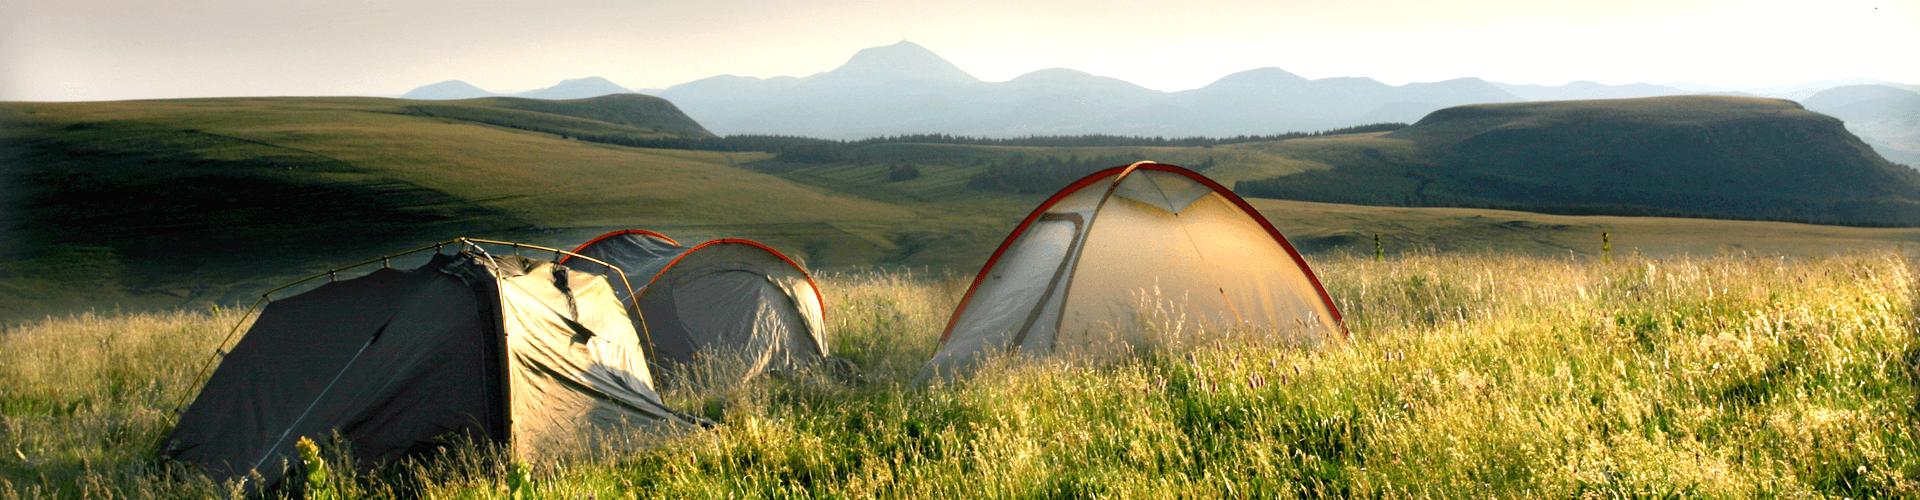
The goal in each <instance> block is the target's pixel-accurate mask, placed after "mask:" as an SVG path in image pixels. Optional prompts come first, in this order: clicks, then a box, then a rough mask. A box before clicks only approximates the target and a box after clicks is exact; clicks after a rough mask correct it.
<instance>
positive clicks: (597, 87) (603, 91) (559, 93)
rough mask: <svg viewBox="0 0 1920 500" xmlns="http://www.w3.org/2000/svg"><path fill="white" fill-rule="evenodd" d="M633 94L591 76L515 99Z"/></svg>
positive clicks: (533, 91) (565, 81)
mask: <svg viewBox="0 0 1920 500" xmlns="http://www.w3.org/2000/svg"><path fill="white" fill-rule="evenodd" d="M632 93H634V92H633V91H632V90H627V88H626V87H622V86H619V85H615V84H614V83H613V82H610V81H607V79H605V78H601V77H597V76H590V77H586V78H577V79H573V80H564V81H561V82H560V84H559V85H554V86H552V87H547V88H544V89H538V90H529V91H526V92H521V93H518V94H514V97H525V98H529V99H548V100H566V99H586V98H589V97H600V96H603V95H608V94H632Z"/></svg>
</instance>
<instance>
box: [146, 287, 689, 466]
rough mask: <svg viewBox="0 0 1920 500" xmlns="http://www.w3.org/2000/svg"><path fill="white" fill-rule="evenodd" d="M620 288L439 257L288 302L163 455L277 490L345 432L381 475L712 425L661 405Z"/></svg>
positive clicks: (263, 321)
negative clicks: (303, 459) (421, 459)
mask: <svg viewBox="0 0 1920 500" xmlns="http://www.w3.org/2000/svg"><path fill="white" fill-rule="evenodd" d="M616 282H617V279H616ZM614 286H615V285H610V284H609V283H608V281H607V279H605V278H603V277H601V276H599V275H596V274H588V273H582V272H578V271H572V270H568V269H567V268H565V267H563V266H558V265H555V264H553V263H550V262H546V261H540V260H533V259H527V258H523V257H518V256H498V257H494V256H488V255H485V254H484V253H477V252H474V251H468V252H462V253H460V254H458V255H441V254H438V253H437V252H436V254H435V255H434V257H433V258H432V260H430V261H429V262H428V263H427V264H426V265H424V266H422V267H420V268H417V269H412V270H397V269H380V270H377V271H374V272H373V273H371V274H368V275H366V276H362V277H359V278H354V279H350V280H342V281H338V282H333V283H328V284H325V285H323V286H320V287H319V288H316V289H314V290H312V291H309V292H306V293H302V294H299V295H295V296H292V297H288V298H285V299H280V300H276V301H274V302H271V303H270V304H268V305H267V307H266V308H264V309H263V310H262V311H261V313H260V316H259V318H258V319H257V320H256V321H255V322H254V324H253V326H252V328H251V329H250V330H248V331H247V334H246V336H245V337H243V338H242V339H241V340H240V342H239V343H238V344H236V345H235V346H234V347H233V350H232V352H230V353H228V354H227V355H226V357H225V358H224V359H223V360H222V361H221V363H220V367H219V369H218V370H216V371H215V372H214V373H213V375H212V377H211V378H209V379H208V381H207V384H206V386H205V388H203V389H202V390H201V392H200V395H199V396H198V397H197V398H196V399H195V400H194V402H193V405H192V406H190V407H189V408H188V409H187V411H186V412H185V413H184V414H182V415H181V416H180V421H179V424H178V425H177V426H175V428H174V431H173V434H172V436H171V437H170V438H169V440H168V441H167V443H166V445H165V446H164V447H163V449H162V450H161V454H162V455H163V456H166V457H170V458H173V459H176V460H180V461H184V462H189V463H194V464H198V465H200V466H201V467H202V468H203V469H204V470H205V471H206V472H208V473H209V474H210V475H212V476H214V477H216V478H236V477H243V476H245V475H246V474H248V472H249V471H254V470H257V471H259V473H260V474H261V476H262V477H263V478H265V482H266V484H264V485H260V486H268V485H272V484H275V483H277V482H278V481H279V480H280V479H281V477H282V475H283V474H284V471H285V467H287V464H288V463H289V462H290V461H292V460H297V458H296V457H297V452H296V451H295V450H294V446H293V445H294V443H295V442H296V441H297V440H298V439H299V438H300V437H310V438H314V439H315V440H317V441H322V442H324V440H325V439H327V438H329V437H330V436H331V435H332V434H333V433H335V432H338V433H339V434H340V435H341V436H343V437H344V438H346V440H347V441H349V442H350V443H351V449H352V450H353V452H354V454H355V455H356V457H357V458H358V459H359V461H360V463H362V464H368V465H371V464H376V463H379V462H382V461H386V460H390V459H393V458H396V457H401V456H404V455H407V454H409V453H410V452H413V451H418V450H428V449H432V448H433V447H435V446H437V445H441V444H444V443H443V442H442V441H441V440H440V438H442V437H445V436H448V435H450V434H466V435H469V436H472V437H475V438H482V439H489V440H492V441H494V442H498V443H501V444H504V445H506V446H507V447H508V448H509V449H510V450H511V451H512V453H514V454H515V455H516V456H520V457H534V456H540V455H543V454H546V453H549V452H553V451H556V450H558V449H562V448H565V447H568V446H574V445H577V444H580V443H581V442H582V438H588V439H590V438H591V436H593V435H595V433H597V432H601V431H608V430H614V429H618V428H620V427H621V426H624V425H640V426H664V425H684V424H692V423H699V422H696V421H695V419H694V418H692V417H684V416H681V415H680V414H678V413H676V412H674V411H672V410H670V409H668V408H667V407H666V406H665V405H663V404H661V401H660V396H659V395H658V394H656V393H655V392H654V389H653V381H652V374H651V373H649V372H648V371H647V365H646V363H645V361H644V360H643V359H642V354H641V352H640V346H639V344H638V343H637V342H636V341H635V340H634V339H635V335H634V332H633V326H632V322H631V320H629V319H628V314H627V312H626V311H625V310H623V308H622V305H621V304H620V301H619V300H617V299H615V298H614V293H613V290H614ZM619 287H620V288H624V286H619Z"/></svg>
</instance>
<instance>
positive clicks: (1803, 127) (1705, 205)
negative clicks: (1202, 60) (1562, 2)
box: [1239, 96, 1920, 226]
mask: <svg viewBox="0 0 1920 500" xmlns="http://www.w3.org/2000/svg"><path fill="white" fill-rule="evenodd" d="M1289 142H1291V141H1289ZM1351 146H1352V147H1349V148H1346V152H1347V153H1348V154H1349V155H1350V156H1351V155H1354V154H1356V153H1357V154H1359V155H1361V156H1360V157H1357V158H1351V159H1349V160H1348V161H1336V162H1334V163H1335V164H1336V165H1338V167H1339V168H1335V169H1329V170H1320V171H1313V172H1309V173H1306V174H1302V175H1298V176H1288V177H1279V178H1274V179H1271V180H1265V181H1249V182H1244V183H1241V184H1239V186H1240V187H1239V189H1240V190H1241V191H1243V193H1242V194H1247V195H1253V196H1265V197H1274V198H1286V199H1304V200H1314V201H1334V202H1346V203H1364V204H1372V205H1400V206H1483V207H1496V208H1497V207H1515V208H1521V209H1528V210H1535V211H1549V212H1558V213H1612V214H1629V215H1661V214H1671V215H1694V214H1697V215H1708V216H1722V217H1729V216H1730V217H1747V218H1768V219H1783V220H1806V221H1820V222H1837V223H1856V224H1890V225H1903V226H1917V225H1920V172H1916V171H1914V170H1913V169H1910V168H1905V167H1902V166H1899V165H1896V164H1893V163H1890V162H1888V161H1886V160H1885V159H1883V158H1881V157H1879V156H1878V155H1877V154H1875V153H1874V152H1873V150H1872V148H1870V147H1868V146H1867V145H1866V144H1865V143H1862V142H1861V141H1860V139H1859V138H1857V137H1855V136H1853V135H1852V134H1850V133H1848V132H1847V131H1846V129H1845V128H1844V127H1843V126H1842V125H1841V123H1840V121H1839V120H1836V119H1833V118H1831V117H1828V116H1825V115H1820V114H1818V113H1813V112H1810V111H1806V110H1804V109H1802V108H1800V106H1799V105H1797V104H1794V103H1793V102H1791V101H1783V100H1773V99H1753V98H1738V97H1715V96H1686V97H1660V98H1647V99H1616V100H1595V101H1561V102H1534V103H1516V104H1486V105H1471V106H1459V107H1454V108H1448V109H1444V110H1440V111H1437V112H1434V113H1433V114H1431V115H1428V116H1427V117H1426V118H1423V119H1422V120H1421V121H1420V122H1418V123H1415V124H1414V125H1412V126H1409V127H1407V128H1404V129H1401V130H1399V131H1395V132H1392V133H1388V134H1383V135H1379V136H1377V137H1374V138H1372V139H1371V140H1368V141H1365V142H1364V143H1357V144H1353V145H1351Z"/></svg>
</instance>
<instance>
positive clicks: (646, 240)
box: [560, 229, 828, 378]
mask: <svg viewBox="0 0 1920 500" xmlns="http://www.w3.org/2000/svg"><path fill="white" fill-rule="evenodd" d="M574 253H575V254H576V255H580V256H584V257H588V258H592V259H594V260H595V261H598V262H605V263H607V264H608V265H612V266H614V267H617V268H619V269H620V270H621V271H622V272H624V273H625V274H626V275H627V276H628V277H629V279H632V280H633V293H634V295H636V296H637V297H635V296H629V295H627V292H626V291H625V290H616V291H615V292H614V293H615V295H617V296H618V297H619V298H620V300H621V301H622V302H624V303H626V304H627V305H628V306H630V307H632V308H637V309H639V311H640V315H639V316H636V317H635V321H634V329H635V330H637V331H639V332H640V334H641V335H642V336H644V337H645V338H646V340H647V341H648V342H649V343H650V344H651V346H652V347H653V352H652V354H653V356H654V358H655V359H656V360H658V361H661V362H662V363H663V364H666V365H669V366H671V365H677V364H684V363H689V362H693V361H695V360H697V359H701V358H711V357H714V356H722V357H724V358H725V359H728V360H736V359H737V360H738V361H741V362H742V363H741V364H740V365H738V366H734V365H729V366H728V367H727V368H726V370H727V373H731V374H733V375H739V376H740V377H742V378H746V377H752V376H755V375H758V374H760V373H762V372H765V371H769V370H771V371H785V370H792V369H795V368H799V367H802V366H806V365H809V364H812V363H814V362H817V361H819V360H820V359H821V358H824V357H826V356H827V355H828V349H827V340H826V320H825V317H824V316H823V310H824V309H825V305H824V303H823V302H822V301H821V298H820V289H819V287H818V286H816V285H815V284H814V282H813V277H812V276H809V275H807V271H806V270H805V269H803V268H801V267H800V265H799V264H797V263H795V262H794V261H793V260H792V259H788V258H787V256H785V255H781V254H780V252H777V251H774V249H772V248H768V247H767V246H766V245H762V244H760V243H756V242H753V241H750V240H743V239H731V238H729V239H720V240H713V241H709V242H706V243H701V244H698V245H693V246H682V245H681V244H680V243H679V242H677V241H674V240H673V238H668V237H667V236H666V235H663V234H660V233H656V232H652V231H645V230H639V229H628V230H624V231H614V232H611V233H607V234H604V235H601V236H600V237H598V238H594V239H593V240H591V241H588V242H586V243H584V244H581V245H580V247H579V248H576V249H574ZM560 262H561V263H564V264H566V265H569V266H572V267H573V268H574V269H578V270H581V271H585V272H607V269H606V268H605V267H602V266H601V265H599V264H597V263H595V262H589V261H586V260H583V259H576V258H574V257H572V256H568V257H565V258H562V259H561V260H560ZM735 370H737V373H734V371H735Z"/></svg>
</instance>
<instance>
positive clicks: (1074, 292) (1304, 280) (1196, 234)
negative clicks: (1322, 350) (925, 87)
mask: <svg viewBox="0 0 1920 500" xmlns="http://www.w3.org/2000/svg"><path fill="white" fill-rule="evenodd" d="M1143 297H1151V298H1153V299H1155V300H1167V301H1174V302H1176V304H1174V305H1175V306H1177V309H1178V311H1179V312H1181V313H1182V314H1184V315H1185V316H1186V317H1187V318H1189V319H1191V320H1194V321H1196V322H1198V323H1201V324H1206V325H1212V326H1247V327H1254V328H1257V329H1263V331H1267V332H1272V334H1276V335H1278V334H1291V335H1302V336H1311V337H1317V336H1321V335H1326V334H1332V333H1339V332H1342V331H1343V330H1342V327H1341V326H1340V311H1339V310H1338V308H1336V307H1335V306H1334V304H1333V300H1332V299H1331V298H1330V297H1328V296H1327V293H1326V290H1325V289H1324V288H1323V287H1322V286H1321V285H1320V281H1319V278H1318V277H1316V276H1314V274H1313V270H1312V269H1310V268H1308V266H1307V262H1306V260H1305V259H1303V258H1301V256H1300V253H1299V252H1298V251H1296V250H1294V248H1293V245H1292V244H1290V243H1288V242H1287V240H1286V238H1285V237H1283V236H1281V235H1280V232H1279V231H1277V230H1275V229H1274V228H1273V225H1272V224H1271V223H1269V222H1267V220H1266V218H1264V217H1261V216H1260V213H1259V212H1258V211H1255V210H1254V209H1253V207H1252V206H1250V205H1248V204H1247V203H1246V201H1245V200H1242V199H1240V197H1239V196H1236V195H1234V194H1233V192H1232V191H1230V190H1228V189H1226V188H1225V187H1223V186H1221V185H1220V184H1219V183H1216V182H1214V181H1213V180H1211V179H1208V178H1206V177H1205V176H1202V175H1200V174H1198V173H1195V172H1193V171H1190V170H1187V169H1184V168H1180V167H1176V166H1172V165H1162V164H1157V163H1152V162H1140V163H1136V164H1133V165H1129V166H1123V167H1114V168H1110V169H1106V170H1102V171H1100V172H1096V173H1094V174H1092V175H1089V176H1087V177H1085V178H1082V179H1080V180H1079V181H1076V182H1074V183H1073V184H1071V185H1069V186H1067V187H1066V188H1065V189H1062V190H1060V192H1058V193H1056V194H1054V195H1053V196H1052V197H1051V198H1048V199H1047V200H1046V201H1045V202H1043V203H1041V204H1040V206H1039V207H1037V208H1035V209H1034V210H1033V212H1032V213H1031V214H1029V215H1027V218H1026V219H1025V220H1022V221H1021V222H1020V224H1019V225H1018V226H1016V227H1015V228H1014V230H1013V232H1012V233H1011V234H1008V235H1007V239H1006V240H1005V241H1003V242H1001V244H1000V247H999V249H997V250H995V251H994V253H993V256H992V257H989V258H988V259H987V263H986V264H985V265H984V266H982V267H981V270H980V273H979V274H978V275H977V276H975V278H974V281H973V285H972V286H971V287H969V288H968V289H967V293H966V295H965V296H963V298H962V299H961V300H960V304H959V306H958V307H956V308H955V310H954V312H953V316H952V318H950V319H949V320H948V322H947V328H946V331H945V332H943V333H942V334H941V346H940V349H939V351H937V352H936V353H935V354H934V357H933V359H932V360H930V361H928V363H927V366H926V367H925V368H924V369H923V370H922V371H921V374H920V376H919V377H918V380H919V381H921V382H924V381H926V380H928V379H930V378H932V377H934V376H942V377H948V378H950V377H953V376H956V375H959V374H962V373H965V372H967V371H970V370H971V369H972V368H973V366H974V365H975V364H976V363H978V362H980V361H981V360H982V359H983V358H984V357H985V356H986V355H988V354H990V353H994V352H1006V351H1013V350H1018V351H1020V352H1024V353H1029V354H1036V355H1044V354H1048V353H1053V352H1055V350H1056V349H1058V348H1061V347H1068V346H1085V345H1088V344H1090V343H1097V342H1103V341H1105V340H1102V339H1101V338H1099V336H1098V335H1093V334H1092V332H1093V331H1094V330H1095V329H1100V328H1105V329H1115V328H1121V327H1125V326H1127V325H1128V324H1129V321H1130V320H1131V318H1133V317H1134V316H1133V314H1135V313H1137V312H1139V310H1140V307H1141V305H1142V304H1141V301H1142V298H1143Z"/></svg>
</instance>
